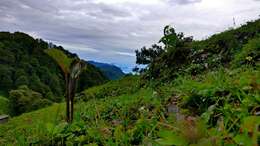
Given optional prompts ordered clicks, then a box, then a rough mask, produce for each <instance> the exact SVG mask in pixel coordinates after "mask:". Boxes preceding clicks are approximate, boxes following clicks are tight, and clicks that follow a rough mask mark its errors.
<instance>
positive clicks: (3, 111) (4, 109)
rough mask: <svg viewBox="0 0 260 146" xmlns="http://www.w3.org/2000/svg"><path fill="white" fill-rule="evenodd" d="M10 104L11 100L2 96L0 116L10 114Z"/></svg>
mask: <svg viewBox="0 0 260 146" xmlns="http://www.w3.org/2000/svg"><path fill="white" fill-rule="evenodd" d="M8 103H9V100H8V99H7V98H5V97H4V96H1V95H0V115H2V114H8Z"/></svg>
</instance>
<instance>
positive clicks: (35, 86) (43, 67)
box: [0, 32, 107, 115]
mask: <svg viewBox="0 0 260 146" xmlns="http://www.w3.org/2000/svg"><path fill="white" fill-rule="evenodd" d="M50 48H52V49H53V48H56V49H59V50H62V51H63V52H64V54H65V55H68V56H74V57H77V55H76V54H72V53H70V52H68V51H66V50H64V49H63V48H62V47H61V46H55V45H53V44H51V43H47V42H45V41H43V40H41V39H34V38H32V37H31V36H29V35H27V34H24V33H21V32H15V33H9V32H0V93H3V94H5V95H6V97H7V98H9V95H8V94H9V92H10V93H12V94H11V95H10V98H13V97H14V96H16V97H15V98H16V100H17V99H18V98H19V100H17V101H21V102H20V103H21V104H26V106H27V107H25V106H23V107H21V108H27V109H28V110H21V112H25V111H31V110H32V109H37V108H35V107H38V108H40V107H42V106H41V105H46V102H47V103H52V102H61V101H62V100H63V95H64V88H65V87H64V86H63V85H64V84H65V83H64V80H63V75H62V74H61V70H60V68H59V67H58V65H57V63H56V62H55V61H54V60H53V59H52V58H51V57H50V56H49V55H47V54H46V53H45V52H44V50H47V49H50ZM86 64H87V65H88V68H87V69H86V70H84V72H83V73H82V75H81V80H80V81H79V85H78V91H82V90H83V89H86V88H89V87H91V86H94V85H100V84H103V83H104V82H106V81H107V78H106V77H105V76H104V75H103V74H102V73H101V71H100V70H99V69H97V68H95V67H94V66H93V65H91V64H88V63H86ZM25 85H26V86H27V87H28V88H29V89H30V90H31V91H32V92H33V93H36V92H37V94H38V95H39V96H37V98H39V99H40V100H37V101H35V102H37V103H35V102H34V103H32V102H30V100H31V98H30V97H29V96H24V95H25V94H24V93H21V92H19V93H18V90H19V89H18V88H19V87H20V86H25ZM12 90H16V91H17V92H15V93H16V94H13V93H14V92H11V91H12ZM30 90H27V91H29V92H30ZM20 91H21V90H20ZM29 92H27V93H26V94H27V95H28V94H31V93H29ZM35 98H36V97H35ZM10 101H12V100H10ZM20 103H16V102H14V103H10V104H16V105H14V106H20V105H19V104H20ZM35 104H36V105H35ZM30 106H34V107H32V108H30ZM10 111H14V112H15V111H16V109H12V110H10ZM21 112H15V113H9V114H12V115H18V114H20V113H21ZM6 114H8V113H6Z"/></svg>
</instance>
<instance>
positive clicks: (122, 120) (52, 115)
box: [0, 67, 260, 146]
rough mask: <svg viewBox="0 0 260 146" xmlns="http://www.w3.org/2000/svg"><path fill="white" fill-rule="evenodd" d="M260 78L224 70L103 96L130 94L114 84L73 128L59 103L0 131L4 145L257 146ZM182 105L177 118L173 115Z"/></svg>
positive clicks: (84, 105) (83, 106) (84, 107)
mask: <svg viewBox="0 0 260 146" xmlns="http://www.w3.org/2000/svg"><path fill="white" fill-rule="evenodd" d="M259 76H260V73H259V70H258V69H254V68H252V67H244V68H240V69H235V70H228V69H219V70H218V71H212V72H208V73H205V74H204V75H198V76H196V77H194V76H190V75H185V76H179V77H177V78H176V79H175V80H174V81H173V82H171V83H170V84H167V85H156V86H154V85H150V86H148V87H145V88H139V89H136V90H135V91H132V90H127V92H116V94H112V95H111V94H101V93H102V92H108V91H114V89H117V88H124V89H126V87H124V86H123V85H126V84H123V83H122V81H116V82H117V83H119V84H120V83H122V84H121V85H117V87H114V88H113V90H111V89H107V88H106V87H110V85H113V83H115V82H110V83H107V85H103V86H99V87H95V88H91V89H88V90H86V91H84V92H85V93H93V94H95V95H96V96H97V97H98V98H88V101H87V102H84V101H83V100H85V99H82V100H81V99H79V100H78V101H77V103H76V105H75V107H76V110H75V118H74V122H73V123H72V124H71V125H69V124H67V123H66V122H65V120H64V119H65V118H64V115H63V113H64V105H62V104H56V105H54V106H51V107H49V108H45V109H42V110H39V111H36V112H32V113H27V114H23V115H22V116H19V117H16V118H13V119H11V120H10V121H9V122H8V123H7V124H4V125H0V145H4V144H7V145H8V144H9V145H30V144H31V145H87V144H88V145H111V146H117V145H122V146H127V145H155V146H157V145H158V146H160V145H163V146H165V145H166V146H167V145H176V146H213V145H216V146H226V145H230V146H237V145H241V146H254V145H255V146H256V145H257V144H259V136H260V135H259V129H258V127H259V125H260V119H259V111H260V106H259V105H260V96H259V95H260V93H259V91H260V77H259ZM129 81H130V80H129ZM136 86H138V85H137V84H136ZM105 89H106V90H105ZM101 91H102V92H101ZM116 91H120V89H117V90H116ZM176 100H177V101H178V102H177V106H176V107H178V112H177V113H176V111H175V112H172V111H171V108H175V107H174V104H173V103H174V101H176ZM177 114H178V115H179V116H177Z"/></svg>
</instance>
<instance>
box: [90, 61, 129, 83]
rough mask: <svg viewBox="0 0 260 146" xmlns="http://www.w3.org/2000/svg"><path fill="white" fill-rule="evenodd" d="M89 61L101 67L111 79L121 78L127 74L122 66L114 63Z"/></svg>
mask: <svg viewBox="0 0 260 146" xmlns="http://www.w3.org/2000/svg"><path fill="white" fill-rule="evenodd" d="M88 63H90V64H92V65H94V66H96V67H97V68H99V69H100V70H101V71H102V72H103V73H104V74H105V75H106V77H107V78H109V79H110V80H116V79H120V78H122V77H123V76H124V75H125V73H124V72H123V71H122V70H121V68H119V67H117V66H116V65H113V64H108V63H100V62H96V61H88Z"/></svg>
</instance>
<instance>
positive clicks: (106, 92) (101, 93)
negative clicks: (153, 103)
mask: <svg viewBox="0 0 260 146" xmlns="http://www.w3.org/2000/svg"><path fill="white" fill-rule="evenodd" d="M139 88H140V77H139V76H126V77H124V78H122V79H120V80H115V81H110V82H108V83H106V84H104V85H101V86H96V87H92V88H90V89H87V90H85V91H83V92H82V93H81V94H79V95H78V98H80V99H81V100H84V101H88V100H89V99H94V98H95V99H99V98H104V97H115V96H119V95H122V94H129V93H135V92H136V91H137V90H138V89H139Z"/></svg>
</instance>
